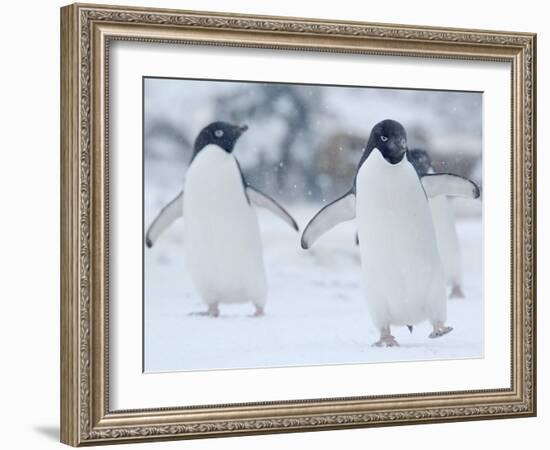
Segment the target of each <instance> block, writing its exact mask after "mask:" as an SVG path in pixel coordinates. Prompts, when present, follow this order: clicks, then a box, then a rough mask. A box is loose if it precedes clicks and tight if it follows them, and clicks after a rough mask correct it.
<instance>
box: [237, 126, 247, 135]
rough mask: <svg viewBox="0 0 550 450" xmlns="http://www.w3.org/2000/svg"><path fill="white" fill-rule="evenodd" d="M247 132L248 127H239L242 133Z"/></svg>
mask: <svg viewBox="0 0 550 450" xmlns="http://www.w3.org/2000/svg"><path fill="white" fill-rule="evenodd" d="M246 130H248V125H242V126H240V127H239V131H240V132H241V134H242V133H244V132H245V131H246Z"/></svg>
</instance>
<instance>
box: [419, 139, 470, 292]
mask: <svg viewBox="0 0 550 450" xmlns="http://www.w3.org/2000/svg"><path fill="white" fill-rule="evenodd" d="M408 157H409V160H410V161H411V163H412V165H413V166H414V168H415V169H416V172H417V173H418V175H419V176H423V175H426V174H433V173H435V171H434V169H433V167H432V161H431V158H430V155H429V154H428V152H426V151H425V150H422V149H414V150H409V153H408ZM429 204H430V210H431V212H432V218H433V222H434V228H435V236H436V239H437V247H438V248H439V256H440V257H441V263H442V264H443V272H444V273H445V281H446V283H447V285H448V286H449V287H450V289H451V290H450V293H449V297H450V298H464V292H463V291H462V256H461V252H460V244H459V241H458V234H457V232H456V225H455V218H454V212H453V208H452V205H451V202H450V200H449V199H448V198H447V196H445V195H438V196H437V197H434V198H431V199H430V201H429Z"/></svg>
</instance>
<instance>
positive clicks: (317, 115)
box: [143, 78, 483, 371]
mask: <svg viewBox="0 0 550 450" xmlns="http://www.w3.org/2000/svg"><path fill="white" fill-rule="evenodd" d="M386 118H391V119H394V120H397V121H399V122H401V123H402V124H403V125H404V126H405V128H406V130H407V133H408V143H409V148H410V149H413V148H422V149H425V150H427V151H428V152H429V153H430V155H431V157H432V161H433V165H434V167H435V169H436V171H444V172H453V173H457V174H460V175H463V176H466V177H469V178H471V179H473V180H475V181H476V182H477V183H479V184H480V186H481V185H482V95H481V94H480V93H470V92H443V91H420V90H404V89H379V88H363V87H330V86H311V85H293V84H274V83H244V82H243V83H241V82H223V81H219V82H216V81H199V80H177V79H155V78H147V79H145V81H144V147H143V148H144V227H145V229H146V228H147V226H148V225H149V224H150V223H151V221H152V219H153V218H154V216H155V215H156V214H157V213H158V211H159V210H160V208H162V207H163V206H164V205H165V204H166V203H167V202H168V201H169V200H171V199H172V198H173V197H174V196H175V195H176V194H177V193H178V192H179V191H180V190H181V188H182V186H183V182H184V179H185V172H186V168H187V165H188V163H189V160H190V158H191V155H192V148H193V143H194V139H195V137H196V135H197V134H198V132H199V131H200V130H201V129H202V128H203V127H204V126H206V125H207V124H208V123H210V122H212V121H215V120H226V121H229V122H233V123H237V124H247V125H248V126H249V130H248V131H247V132H246V133H245V134H244V135H243V136H242V137H241V139H240V140H239V141H238V143H237V146H236V148H235V152H234V154H235V156H236V157H237V158H238V160H239V162H240V163H241V166H242V169H243V172H244V174H245V177H246V179H247V180H248V181H249V182H250V183H251V184H252V185H254V186H256V187H258V188H260V189H261V190H263V191H264V192H266V193H267V194H269V195H271V196H273V197H274V198H275V199H277V200H278V201H280V202H281V203H282V204H283V205H284V206H285V207H287V209H288V210H289V211H290V213H291V214H293V215H294V217H295V218H296V220H297V221H298V224H299V225H300V227H301V229H303V227H304V226H305V225H306V224H307V221H308V220H309V219H310V218H311V217H312V215H313V214H314V213H315V212H316V211H317V210H318V209H319V208H320V207H321V206H322V205H323V204H324V203H326V202H330V201H332V200H334V199H335V198H336V197H338V196H340V195H341V194H342V193H344V192H345V191H346V190H348V189H349V187H350V186H351V184H352V180H353V176H354V174H355V170H356V166H357V163H358V161H359V159H360V157H361V151H362V148H363V146H364V145H365V143H366V141H367V139H368V135H369V131H370V129H371V128H372V126H373V125H374V124H376V123H377V122H379V121H380V120H383V119H386ZM453 207H454V210H455V213H456V217H457V229H458V233H459V239H460V241H461V246H462V253H463V254H462V258H463V266H464V270H465V273H464V278H465V282H464V290H465V293H466V299H465V300H451V301H449V323H450V324H451V325H453V326H454V327H455V331H453V333H451V334H450V335H448V336H446V337H444V338H441V339H437V340H430V339H427V335H428V333H429V331H430V330H429V327H428V325H427V324H424V325H423V326H419V327H417V328H416V329H415V332H414V334H413V335H409V334H408V331H406V330H399V329H396V330H395V332H394V334H395V335H396V337H397V339H398V341H400V343H401V347H399V348H398V349H374V348H371V347H370V344H371V343H372V342H373V341H375V340H376V338H377V332H376V330H374V329H373V328H372V325H371V324H370V322H369V319H368V313H367V311H366V307H365V304H364V299H363V294H362V289H361V283H360V280H361V277H360V260H359V253H358V249H357V248H356V246H355V242H354V236H355V228H354V223H353V222H350V223H346V224H342V225H340V226H338V227H337V228H336V229H334V230H333V231H331V232H330V233H328V234H327V235H326V236H323V237H322V238H321V239H320V240H319V242H318V243H316V245H315V246H314V247H313V249H312V250H310V251H307V252H306V251H304V250H301V249H300V246H299V235H298V234H297V233H293V232H292V231H291V230H290V229H289V228H287V227H286V226H285V225H284V224H283V223H281V222H280V221H279V220H278V219H277V218H275V217H273V216H272V215H270V214H269V213H267V212H265V211H258V215H259V220H260V228H261V232H262V237H263V243H264V257H265V262H266V270H267V277H268V283H269V296H268V303H267V307H266V316H265V317H263V318H261V319H250V318H248V317H246V314H248V313H250V312H252V305H237V306H231V305H223V304H222V305H221V317H220V318H219V319H210V318H204V317H197V316H189V315H188V314H189V313H190V312H192V311H198V310H202V309H204V305H203V304H202V303H201V301H200V299H199V298H198V297H197V295H196V294H195V292H194V290H193V286H192V283H191V280H190V278H189V275H188V273H187V271H186V269H185V264H186V261H185V260H184V258H183V249H182V245H183V239H184V238H185V237H184V223H185V220H181V221H180V222H178V223H176V224H174V225H173V226H172V227H171V228H170V229H169V230H168V231H167V232H166V234H165V235H164V236H163V237H162V238H161V239H160V240H159V242H158V244H157V245H156V246H155V247H154V248H153V249H151V250H149V249H146V250H145V252H144V258H145V259H144V264H145V271H144V272H145V275H144V276H145V299H144V304H145V305H144V306H145V310H144V316H145V321H144V323H145V330H144V331H145V339H144V345H145V349H144V350H145V351H144V356H145V361H144V366H145V370H146V371H172V370H201V369H214V368H249V367H265V366H271V367H273V366H288V365H312V364H335V363H361V362H379V361H396V360H419V359H421V360H423V359H445V358H467V357H480V356H482V347H483V346H482V344H483V340H482V319H483V317H482V312H483V304H482V222H481V202H480V201H471V200H460V201H459V200H453Z"/></svg>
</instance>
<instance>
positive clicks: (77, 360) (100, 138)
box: [61, 4, 536, 446]
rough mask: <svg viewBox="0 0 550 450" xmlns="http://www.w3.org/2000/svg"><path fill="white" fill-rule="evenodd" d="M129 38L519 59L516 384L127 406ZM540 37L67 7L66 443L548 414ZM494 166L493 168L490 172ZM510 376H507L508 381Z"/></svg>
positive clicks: (514, 140) (514, 120)
mask: <svg viewBox="0 0 550 450" xmlns="http://www.w3.org/2000/svg"><path fill="white" fill-rule="evenodd" d="M117 41H134V42H144V43H157V44H171V45H173V44H180V45H184V46H185V45H197V44H200V45H209V46H215V47H238V48H255V49H264V50H265V51H266V54H269V52H277V51H280V50H291V51H295V52H298V53H299V52H326V53H336V54H339V53H341V54H355V55H384V56H394V57H411V58H415V59H416V60H418V61H420V62H421V61H423V60H426V59H427V58H428V59H437V60H460V61H466V62H468V61H469V62H471V63H475V62H476V61H494V62H504V63H508V64H509V65H510V68H511V86H510V91H509V92H507V93H506V95H510V99H511V117H510V125H511V149H509V152H510V155H511V174H510V180H511V182H510V183H509V184H508V185H506V186H499V189H502V190H503V192H504V191H507V192H511V205H510V209H511V211H510V217H511V225H510V241H511V268H510V276H511V290H510V292H511V298H509V299H503V301H509V305H510V324H509V326H510V349H511V351H510V353H511V354H510V365H509V371H510V373H509V376H510V380H511V382H510V385H509V387H506V388H503V387H498V388H494V389H491V388H489V389H481V390H467V391H464V390H459V391H445V392H441V391H438V392H422V393H417V392H408V393H405V394H402V393H399V394H393V395H368V396H365V395H362V393H360V392H358V393H357V395H356V396H351V397H345V398H342V397H334V398H321V399H319V398H311V399H289V398H285V399H281V400H280V401H271V400H270V401H266V400H265V399H262V398H258V399H257V401H254V402H244V401H241V402H236V403H230V404H209V405H193V404H182V405H178V406H177V407H169V406H165V405H159V407H156V408H148V409H147V408H146V409H129V410H116V409H113V408H112V407H111V403H110V396H111V391H110V389H111V386H110V385H109V377H110V372H109V367H110V364H111V363H112V358H113V355H111V354H110V352H109V349H110V346H109V339H110V334H109V319H110V315H109V287H110V283H111V282H112V280H111V278H110V275H111V274H110V270H109V260H110V257H111V256H112V255H111V254H110V251H111V249H110V242H109V226H110V223H109V217H110V215H109V211H110V204H109V187H110V183H111V182H112V180H111V178H110V176H113V173H112V172H110V165H109V161H110V160H109V157H110V154H109V132H110V129H109V126H110V123H109V107H108V105H109V95H110V92H109V89H110V84H109V63H110V60H109V58H110V48H111V45H112V44H113V43H114V42H117ZM535 89H536V36H535V35H534V34H530V33H516V32H503V31H485V30H467V29H446V28H433V27H421V26H408V25H386V24H373V23H359V22H335V21H327V20H315V19H301V18H285V17H260V16H250V15H241V14H226V13H209V12H194V11H173V10H159V9H143V8H130V7H114V6H99V5H85V4H74V5H70V6H66V7H64V8H62V9H61V242H62V244H61V441H62V442H64V443H66V444H69V445H73V446H80V445H94V444H109V443H123V442H137V441H147V440H163V439H190V438H204V437H217V436H232V435H245V434H262V433H279V432H297V431H314V430H326V429H339V428H352V427H370V426H385V425H400V424H422V423H434V422H448V421H459V420H476V419H496V418H507V417H529V416H534V415H535V414H536V302H535V300H536V210H535V205H536V185H535V183H536V157H535V155H536V154H535V151H536V101H535V99H536V94H535ZM486 170H491V169H490V168H487V169H486ZM507 375H508V374H507Z"/></svg>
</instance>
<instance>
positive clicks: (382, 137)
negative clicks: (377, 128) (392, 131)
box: [380, 136, 388, 142]
mask: <svg viewBox="0 0 550 450" xmlns="http://www.w3.org/2000/svg"><path fill="white" fill-rule="evenodd" d="M380 139H381V140H382V142H386V141H387V140H388V137H387V136H380Z"/></svg>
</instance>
